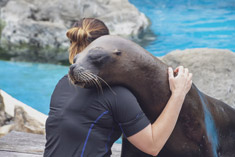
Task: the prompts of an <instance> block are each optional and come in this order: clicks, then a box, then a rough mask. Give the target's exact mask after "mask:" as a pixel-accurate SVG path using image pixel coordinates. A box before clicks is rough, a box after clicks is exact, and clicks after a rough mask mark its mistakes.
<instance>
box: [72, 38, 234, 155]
mask: <svg viewBox="0 0 235 157" xmlns="http://www.w3.org/2000/svg"><path fill="white" fill-rule="evenodd" d="M74 63H75V64H73V65H71V67H70V71H69V76H70V78H71V81H72V82H73V83H74V84H77V85H80V86H83V87H85V88H86V87H91V86H99V83H98V82H99V81H100V82H104V81H105V82H106V83H108V84H109V85H122V86H125V87H127V88H128V89H129V90H131V91H132V92H133V94H134V95H135V96H136V98H137V100H138V102H139V104H140V106H141V108H142V110H143V111H144V113H145V114H146V116H147V117H148V118H149V120H150V121H151V123H153V122H154V121H155V120H156V118H157V117H158V116H159V114H160V113H161V111H162V110H163V108H164V107H165V105H166V104H167V101H168V99H169V98H170V95H171V92H170V88H169V83H168V74H167V68H168V66H167V65H166V64H164V63H163V62H161V61H160V60H159V59H157V58H156V57H154V56H153V55H151V54H150V53H149V52H147V51H146V50H145V49H143V48H142V47H140V46H139V45H137V44H135V43H134V42H132V41H129V40H127V39H124V38H121V37H118V36H103V37H100V38H98V39H96V40H95V41H93V42H92V43H91V44H90V45H89V46H88V47H87V48H86V49H84V50H83V51H82V52H81V53H79V54H78V55H76V56H75V58H74ZM103 85H105V84H103ZM234 148H235V110H234V109H233V108H231V107H230V106H228V105H227V104H225V103H223V102H222V101H219V100H216V99H214V98H212V97H209V96H207V95H206V94H204V93H202V92H201V91H200V90H198V89H197V87H196V86H195V85H192V88H191V89H190V91H189V93H188V94H187V96H186V98H185V101H184V104H183V107H182V110H181V112H180V115H179V119H178V122H177V124H176V126H175V129H174V131H173V133H172V135H171V136H170V138H169V140H168V141H167V143H166V145H165V146H164V147H163V149H162V150H161V152H160V154H159V155H158V156H159V157H169V156H171V157H234V156H235V149H234ZM122 156H124V157H132V156H133V157H137V156H138V157H140V156H149V155H147V154H145V153H143V152H141V151H139V150H138V149H137V148H135V147H134V146H132V145H131V144H130V143H129V142H128V141H127V140H126V139H123V147H122Z"/></svg>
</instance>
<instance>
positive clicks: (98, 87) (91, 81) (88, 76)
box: [83, 73, 103, 93]
mask: <svg viewBox="0 0 235 157" xmlns="http://www.w3.org/2000/svg"><path fill="white" fill-rule="evenodd" d="M83 75H84V76H86V77H87V78H88V79H89V80H88V81H89V83H92V84H94V85H95V86H96V89H97V91H98V93H99V92H100V91H101V90H100V86H99V85H98V83H97V82H96V81H95V79H94V78H93V76H91V75H89V74H87V73H83ZM101 92H102V93H103V91H101Z"/></svg>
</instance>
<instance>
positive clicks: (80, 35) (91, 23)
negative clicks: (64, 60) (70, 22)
mask: <svg viewBox="0 0 235 157" xmlns="http://www.w3.org/2000/svg"><path fill="white" fill-rule="evenodd" d="M108 34H109V30H108V28H107V26H106V25H105V24H104V23H103V22H102V21H100V20H98V19H94V18H84V19H82V20H80V21H78V22H76V23H75V24H74V26H73V27H72V28H70V29H69V30H68V31H67V33H66V36H67V37H68V38H69V40H70V42H71V45H70V47H69V62H70V63H71V64H73V58H74V57H75V55H76V54H78V53H79V52H81V51H82V50H83V49H85V48H86V47H87V46H88V45H89V44H90V43H91V42H92V41H94V40H95V39H97V38H99V37H101V36H103V35H108Z"/></svg>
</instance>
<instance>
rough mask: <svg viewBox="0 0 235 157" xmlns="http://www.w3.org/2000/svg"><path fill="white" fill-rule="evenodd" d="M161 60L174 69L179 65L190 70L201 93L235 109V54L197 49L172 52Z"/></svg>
mask: <svg viewBox="0 0 235 157" xmlns="http://www.w3.org/2000/svg"><path fill="white" fill-rule="evenodd" d="M161 59H162V61H164V62H165V63H167V64H168V65H170V66H172V67H174V68H175V67H177V66H179V65H183V66H185V67H187V68H189V70H190V71H191V72H192V73H193V82H194V83H195V84H196V86H197V87H198V88H199V89H200V90H201V91H203V92H204V93H206V94H207V95H209V96H212V97H214V98H217V99H219V100H222V101H223V102H225V103H227V104H228V105H231V106H233V107H234V108H235V97H234V96H235V53H233V52H231V51H229V50H221V49H208V48H197V49H188V50H183V51H180V50H176V51H172V52H170V53H169V54H167V55H166V56H164V57H162V58H161Z"/></svg>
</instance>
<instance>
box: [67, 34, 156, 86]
mask: <svg viewBox="0 0 235 157" xmlns="http://www.w3.org/2000/svg"><path fill="white" fill-rule="evenodd" d="M146 56H150V55H146V54H145V50H144V49H143V48H141V47H140V46H138V45H137V44H135V43H133V42H132V41H129V40H127V39H124V38H121V37H118V36H102V37H100V38H98V39H96V40H95V41H93V42H92V43H91V44H90V45H89V46H87V47H86V48H85V49H84V50H83V51H82V52H80V53H79V54H77V55H76V56H75V57H74V64H73V65H71V66H70V71H69V78H70V80H71V81H72V83H74V84H76V85H79V86H82V87H90V86H96V87H100V85H101V84H106V83H108V84H110V85H124V86H125V85H127V84H130V82H133V80H135V79H136V78H137V77H139V76H140V75H141V74H144V73H145V71H146V64H149V60H147V59H146V58H145V57H146ZM148 58H150V60H152V57H148ZM141 72H143V73H141ZM139 80H141V78H140V79H139Z"/></svg>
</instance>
